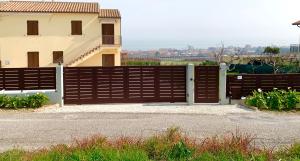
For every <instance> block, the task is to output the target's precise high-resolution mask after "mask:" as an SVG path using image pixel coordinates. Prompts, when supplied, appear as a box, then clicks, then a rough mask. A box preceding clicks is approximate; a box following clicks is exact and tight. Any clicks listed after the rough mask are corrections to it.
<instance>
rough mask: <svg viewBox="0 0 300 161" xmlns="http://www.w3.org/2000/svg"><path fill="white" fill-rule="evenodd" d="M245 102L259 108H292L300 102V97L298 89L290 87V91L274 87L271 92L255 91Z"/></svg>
mask: <svg viewBox="0 0 300 161" xmlns="http://www.w3.org/2000/svg"><path fill="white" fill-rule="evenodd" d="M245 103H246V104H247V105H249V106H255V107H258V108H259V109H271V110H292V109H295V108H296V107H297V104H298V103H300V98H299V95H298V94H297V92H296V91H294V90H290V89H289V90H288V91H284V90H277V89H274V90H273V91H271V92H263V91H261V90H258V91H253V93H252V95H251V96H248V97H247V98H246V102H245Z"/></svg>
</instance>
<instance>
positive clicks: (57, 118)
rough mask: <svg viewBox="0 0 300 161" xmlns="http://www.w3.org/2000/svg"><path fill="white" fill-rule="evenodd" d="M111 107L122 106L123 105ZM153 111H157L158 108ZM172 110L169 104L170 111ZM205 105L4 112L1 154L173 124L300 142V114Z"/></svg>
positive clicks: (206, 132) (199, 134)
mask: <svg viewBox="0 0 300 161" xmlns="http://www.w3.org/2000/svg"><path fill="white" fill-rule="evenodd" d="M106 106H108V105H105V106H103V108H104V107H105V108H107V107H106ZM111 106H112V107H113V106H119V107H123V105H111ZM131 106H134V105H131ZM136 106H140V105H136ZM82 107H84V106H82ZM100 107H101V106H100ZM100 107H98V108H100ZM153 107H154V108H157V105H156V106H153ZM172 107H173V106H169V108H172ZM181 107H182V106H178V107H177V108H179V109H180V108H181ZM201 107H202V108H203V109H206V108H205V107H204V106H203V105H200V106H195V107H192V109H193V108H199V110H198V112H196V113H180V112H179V113H169V114H167V113H166V112H165V113H164V112H161V111H159V112H157V113H155V112H153V113H151V114H145V113H143V112H135V113H128V111H127V112H125V113H104V112H99V111H100V110H99V111H98V112H95V107H94V106H91V107H90V109H89V110H87V111H85V112H82V111H81V112H80V111H72V110H70V109H74V107H66V108H68V109H55V108H53V109H52V108H51V109H46V110H42V111H38V112H18V113H11V112H9V113H7V112H0V151H4V150H7V149H11V148H14V147H20V148H25V149H33V148H34V149H35V148H41V147H45V146H50V145H53V144H59V143H70V142H71V141H72V140H73V139H74V138H83V137H87V136H91V135H95V134H102V135H105V136H109V137H117V136H141V137H145V136H149V135H152V134H155V133H157V132H161V131H165V130H166V129H167V128H168V127H171V126H178V127H181V128H182V130H183V131H185V132H186V134H188V135H190V136H193V137H196V138H199V139H202V138H204V137H209V136H214V135H222V134H226V133H229V132H235V131H236V130H239V131H241V132H245V133H249V134H252V135H254V136H255V138H256V142H257V143H258V144H259V145H267V146H279V145H286V144H290V143H292V142H293V141H295V140H300V115H297V114H288V113H285V114H274V113H263V112H255V111H250V110H246V109H243V108H238V107H236V106H224V108H225V109H226V108H228V109H229V108H234V109H235V110H234V111H233V112H232V111H231V112H230V111H228V112H224V111H227V110H224V109H223V112H222V113H221V114H220V113H214V112H209V110H204V111H202V112H199V111H201ZM210 107H211V108H215V109H210V111H217V110H220V108H221V107H222V106H210ZM77 108H78V107H77ZM163 108H166V107H165V106H164V107H163ZM173 108H175V107H173ZM185 108H187V107H185ZM92 109H94V110H92ZM192 109H186V110H192ZM64 110H65V111H64ZM177 110H178V109H177ZM193 110H195V109H193ZM93 111H94V112H93ZM207 111H208V112H207Z"/></svg>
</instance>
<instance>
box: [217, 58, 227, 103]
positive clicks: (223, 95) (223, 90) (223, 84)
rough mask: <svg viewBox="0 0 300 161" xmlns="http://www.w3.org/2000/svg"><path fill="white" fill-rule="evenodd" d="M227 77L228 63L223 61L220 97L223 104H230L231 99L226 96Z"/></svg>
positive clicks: (220, 77)
mask: <svg viewBox="0 0 300 161" xmlns="http://www.w3.org/2000/svg"><path fill="white" fill-rule="evenodd" d="M226 77H227V65H226V64H225V63H221V64H220V71H219V99H220V104H221V105H225V104H229V100H228V99H227V98H226V81H227V79H226Z"/></svg>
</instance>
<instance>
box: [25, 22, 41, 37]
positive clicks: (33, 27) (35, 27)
mask: <svg viewBox="0 0 300 161" xmlns="http://www.w3.org/2000/svg"><path fill="white" fill-rule="evenodd" d="M27 35H39V22H38V21H27Z"/></svg>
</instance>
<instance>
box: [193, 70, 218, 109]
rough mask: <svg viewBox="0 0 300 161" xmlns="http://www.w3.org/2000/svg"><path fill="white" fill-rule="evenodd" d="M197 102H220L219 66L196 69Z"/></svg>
mask: <svg viewBox="0 0 300 161" xmlns="http://www.w3.org/2000/svg"><path fill="white" fill-rule="evenodd" d="M195 102H196V103H218V102H219V66H197V67H195Z"/></svg>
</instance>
